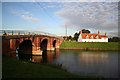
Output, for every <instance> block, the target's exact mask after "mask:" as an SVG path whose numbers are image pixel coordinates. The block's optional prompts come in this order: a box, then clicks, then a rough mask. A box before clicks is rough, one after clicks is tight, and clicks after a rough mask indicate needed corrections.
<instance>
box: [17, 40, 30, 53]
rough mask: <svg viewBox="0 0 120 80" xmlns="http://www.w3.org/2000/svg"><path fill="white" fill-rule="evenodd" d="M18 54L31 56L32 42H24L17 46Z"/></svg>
mask: <svg viewBox="0 0 120 80" xmlns="http://www.w3.org/2000/svg"><path fill="white" fill-rule="evenodd" d="M18 53H20V54H32V42H31V40H24V41H22V42H21V43H20V44H19V50H18Z"/></svg>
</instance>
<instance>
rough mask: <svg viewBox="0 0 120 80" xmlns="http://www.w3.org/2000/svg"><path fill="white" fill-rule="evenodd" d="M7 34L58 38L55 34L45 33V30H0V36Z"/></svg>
mask: <svg viewBox="0 0 120 80" xmlns="http://www.w3.org/2000/svg"><path fill="white" fill-rule="evenodd" d="M9 35H45V36H51V37H57V38H60V37H59V36H57V35H54V34H50V33H46V32H41V31H26V30H0V36H9Z"/></svg>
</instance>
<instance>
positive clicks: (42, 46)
mask: <svg viewBox="0 0 120 80" xmlns="http://www.w3.org/2000/svg"><path fill="white" fill-rule="evenodd" d="M47 45H48V39H43V40H42V41H41V43H40V50H42V51H44V50H47Z"/></svg>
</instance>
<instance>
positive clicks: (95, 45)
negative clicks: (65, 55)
mask: <svg viewBox="0 0 120 80" xmlns="http://www.w3.org/2000/svg"><path fill="white" fill-rule="evenodd" d="M60 49H85V50H120V48H119V42H76V41H63V42H62V44H61V46H60Z"/></svg>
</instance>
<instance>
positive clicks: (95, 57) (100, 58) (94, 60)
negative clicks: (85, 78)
mask: <svg viewBox="0 0 120 80" xmlns="http://www.w3.org/2000/svg"><path fill="white" fill-rule="evenodd" d="M108 56H109V55H108V53H106V54H104V53H102V52H101V53H98V52H92V53H90V52H82V53H81V54H79V57H80V63H84V64H86V65H90V64H99V63H107V62H108Z"/></svg>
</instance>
